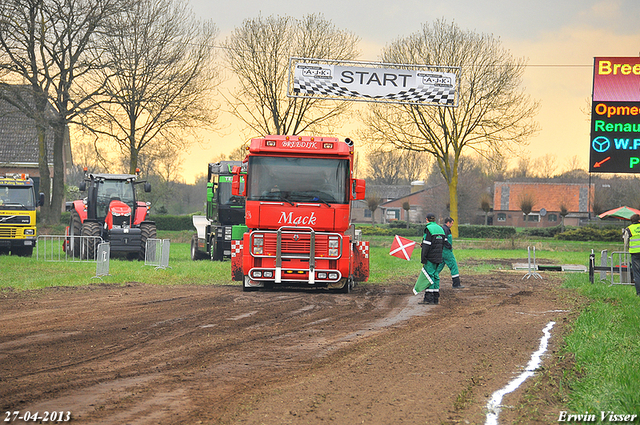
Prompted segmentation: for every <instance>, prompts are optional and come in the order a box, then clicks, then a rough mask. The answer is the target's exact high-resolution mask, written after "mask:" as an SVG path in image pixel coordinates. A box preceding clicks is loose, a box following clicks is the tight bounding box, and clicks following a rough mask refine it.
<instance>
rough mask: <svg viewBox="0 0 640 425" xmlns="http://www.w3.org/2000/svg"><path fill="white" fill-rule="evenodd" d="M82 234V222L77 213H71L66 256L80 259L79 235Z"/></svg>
mask: <svg viewBox="0 0 640 425" xmlns="http://www.w3.org/2000/svg"><path fill="white" fill-rule="evenodd" d="M81 234H82V221H81V220H80V214H78V212H77V211H75V210H74V211H71V220H70V222H69V250H70V252H69V253H67V255H69V256H71V257H72V258H76V257H80V235H81Z"/></svg>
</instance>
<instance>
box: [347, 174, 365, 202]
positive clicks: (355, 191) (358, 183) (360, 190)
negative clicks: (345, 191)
mask: <svg viewBox="0 0 640 425" xmlns="http://www.w3.org/2000/svg"><path fill="white" fill-rule="evenodd" d="M366 188H367V182H366V181H365V180H364V179H353V185H352V187H351V200H352V201H357V200H360V199H364V197H365V192H366Z"/></svg>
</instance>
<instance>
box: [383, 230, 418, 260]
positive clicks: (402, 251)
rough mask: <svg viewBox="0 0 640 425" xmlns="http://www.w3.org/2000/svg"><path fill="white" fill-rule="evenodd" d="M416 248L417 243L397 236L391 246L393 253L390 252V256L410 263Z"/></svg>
mask: <svg viewBox="0 0 640 425" xmlns="http://www.w3.org/2000/svg"><path fill="white" fill-rule="evenodd" d="M415 246H416V243H415V242H414V241H412V240H411V239H407V238H403V237H402V236H398V235H396V237H395V238H394V239H393V243H392V244H391V251H389V255H393V256H394V257H398V258H402V259H403V260H407V261H409V260H411V253H412V252H413V248H415Z"/></svg>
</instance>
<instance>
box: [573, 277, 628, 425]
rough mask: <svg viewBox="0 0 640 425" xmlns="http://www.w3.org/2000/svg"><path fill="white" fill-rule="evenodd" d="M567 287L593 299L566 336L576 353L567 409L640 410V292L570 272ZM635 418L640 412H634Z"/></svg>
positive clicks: (626, 286) (619, 411) (578, 411)
mask: <svg viewBox="0 0 640 425" xmlns="http://www.w3.org/2000/svg"><path fill="white" fill-rule="evenodd" d="M565 286H566V287H567V288H571V289H575V290H576V291H577V292H578V293H580V294H581V295H583V296H585V297H587V298H588V299H589V300H590V303H589V304H588V306H587V307H586V308H585V309H584V310H583V311H582V312H581V314H580V316H579V317H578V318H577V320H576V321H575V322H574V323H573V324H572V332H571V333H570V334H569V335H568V336H567V337H565V342H566V351H568V352H571V353H573V354H574V355H575V363H576V365H575V372H576V373H575V374H574V375H573V378H570V379H569V380H568V385H569V387H570V388H571V393H570V402H569V406H568V407H569V409H571V411H573V412H576V413H583V412H585V411H589V412H591V413H596V415H597V416H598V418H600V412H601V411H604V412H607V411H609V410H611V411H614V412H616V413H617V414H640V411H638V406H640V368H639V367H638V359H639V358H640V344H639V343H638V342H639V341H640V326H639V324H640V297H638V296H637V295H636V291H635V288H634V287H633V286H629V285H613V286H610V285H609V284H608V282H607V283H604V282H603V283H595V284H590V283H589V281H588V279H586V278H585V277H584V276H578V275H575V276H569V277H568V279H567V280H566V281H565ZM636 420H637V418H636Z"/></svg>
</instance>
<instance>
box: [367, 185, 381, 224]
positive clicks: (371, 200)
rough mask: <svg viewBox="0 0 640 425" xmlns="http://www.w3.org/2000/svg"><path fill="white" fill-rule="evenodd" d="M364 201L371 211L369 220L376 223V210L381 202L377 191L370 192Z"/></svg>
mask: <svg viewBox="0 0 640 425" xmlns="http://www.w3.org/2000/svg"><path fill="white" fill-rule="evenodd" d="M366 201H367V208H369V211H371V222H372V223H373V224H376V210H377V209H378V207H379V206H380V204H381V203H382V198H380V197H379V196H378V194H377V193H372V194H370V195H369V196H367V199H366Z"/></svg>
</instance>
